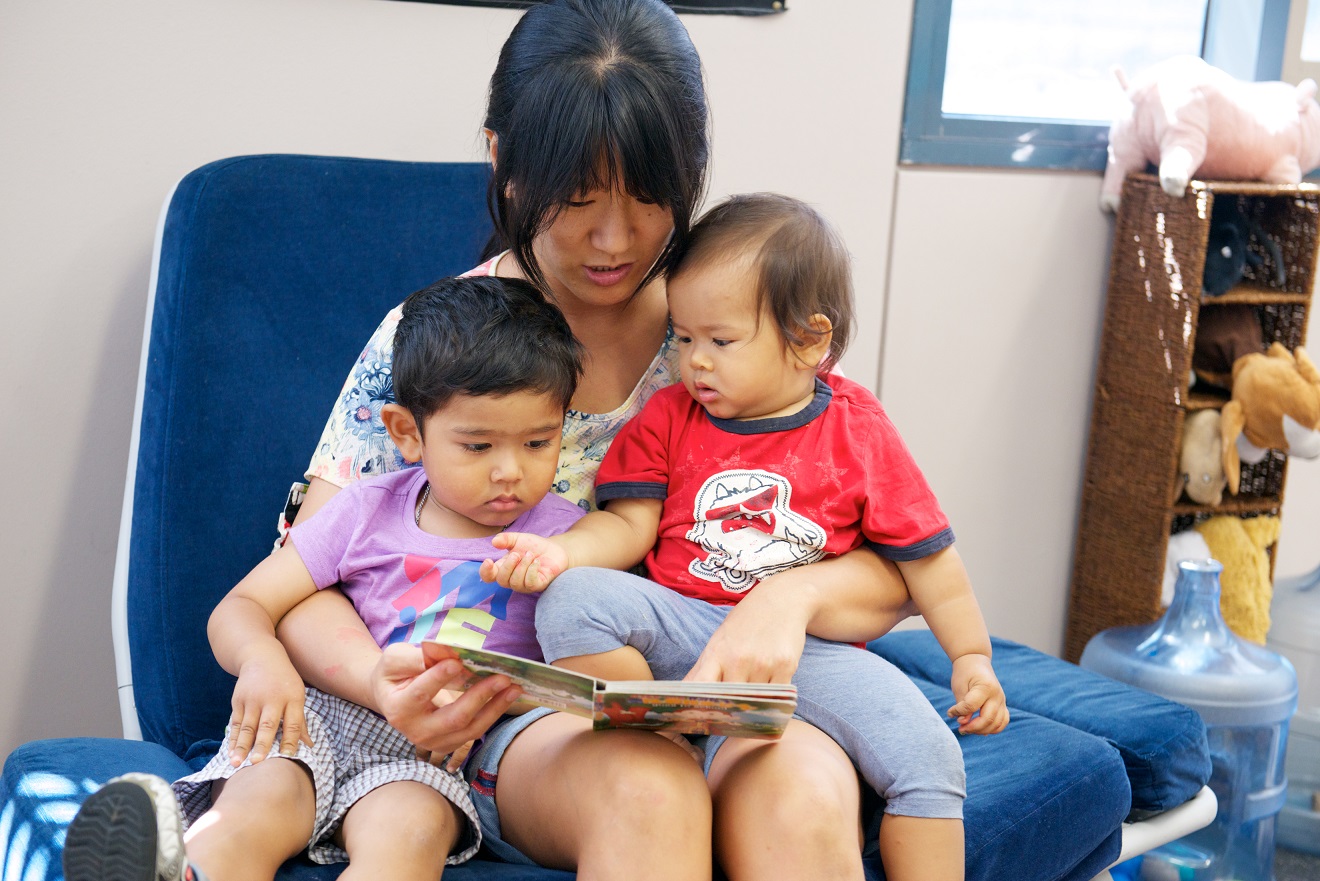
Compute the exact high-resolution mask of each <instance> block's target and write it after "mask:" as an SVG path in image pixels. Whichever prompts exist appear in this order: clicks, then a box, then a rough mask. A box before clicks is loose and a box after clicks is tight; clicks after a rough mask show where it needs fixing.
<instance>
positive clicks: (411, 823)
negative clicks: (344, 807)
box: [336, 780, 468, 881]
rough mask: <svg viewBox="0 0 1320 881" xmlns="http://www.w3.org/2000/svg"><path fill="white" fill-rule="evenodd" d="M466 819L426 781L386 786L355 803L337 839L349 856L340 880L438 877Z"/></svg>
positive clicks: (408, 781)
mask: <svg viewBox="0 0 1320 881" xmlns="http://www.w3.org/2000/svg"><path fill="white" fill-rule="evenodd" d="M467 824H468V819H467V817H466V816H464V814H463V813H462V812H461V811H459V809H458V808H457V807H455V806H454V804H453V803H452V802H450V801H449V800H448V799H447V798H445V797H444V796H443V795H441V794H440V793H439V792H437V791H436V790H435V789H433V788H431V787H430V786H427V785H426V784H424V783H419V782H416V781H412V780H402V781H396V782H393V783H386V784H384V785H383V786H380V787H378V788H376V789H373V790H371V791H370V792H368V793H367V794H366V795H364V796H362V798H360V799H358V800H357V801H356V802H355V803H354V804H353V805H352V807H350V808H349V809H348V811H347V813H346V814H345V815H344V821H343V824H342V825H341V826H340V829H339V832H338V833H337V835H336V840H337V842H338V843H339V845H340V846H341V847H343V849H344V850H345V852H347V854H348V868H347V869H345V870H344V872H343V874H342V875H340V876H339V877H340V878H343V879H345V881H347V879H352V878H427V879H436V878H439V877H440V875H441V873H442V872H443V871H444V868H445V863H446V860H447V858H448V856H449V854H450V852H451V851H452V850H453V849H454V846H455V845H456V844H457V843H458V841H459V840H460V837H461V836H462V835H463V833H464V832H465V830H466V827H467Z"/></svg>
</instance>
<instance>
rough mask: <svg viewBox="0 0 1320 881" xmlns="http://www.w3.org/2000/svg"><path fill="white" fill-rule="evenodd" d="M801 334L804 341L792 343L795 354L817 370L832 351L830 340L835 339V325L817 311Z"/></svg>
mask: <svg viewBox="0 0 1320 881" xmlns="http://www.w3.org/2000/svg"><path fill="white" fill-rule="evenodd" d="M801 335H802V342H800V343H792V344H791V346H792V349H793V354H794V355H796V356H797V358H798V360H799V361H801V362H802V363H803V364H805V365H806V366H808V367H810V368H811V369H812V370H815V369H816V368H818V367H819V366H820V363H821V362H822V361H824V360H825V356H826V355H828V354H829V353H830V342H831V341H832V340H833V339H834V325H833V323H831V322H830V320H829V319H828V318H826V317H825V316H824V315H822V314H821V313H820V312H817V313H816V314H815V315H812V316H811V317H810V318H808V319H807V326H806V327H805V328H804V329H803V330H802V333H801Z"/></svg>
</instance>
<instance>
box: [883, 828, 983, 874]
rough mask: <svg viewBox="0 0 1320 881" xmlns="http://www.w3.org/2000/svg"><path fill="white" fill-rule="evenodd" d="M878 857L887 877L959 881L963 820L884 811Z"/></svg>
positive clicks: (961, 862) (961, 866) (962, 859)
mask: <svg viewBox="0 0 1320 881" xmlns="http://www.w3.org/2000/svg"><path fill="white" fill-rule="evenodd" d="M880 859H881V861H882V862H883V863H884V866H885V878H887V879H889V881H962V879H963V872H964V868H963V863H964V860H965V854H964V848H963V824H962V820H952V819H940V818H936V817H904V816H900V815H899V814H885V816H884V819H883V820H881V821H880Z"/></svg>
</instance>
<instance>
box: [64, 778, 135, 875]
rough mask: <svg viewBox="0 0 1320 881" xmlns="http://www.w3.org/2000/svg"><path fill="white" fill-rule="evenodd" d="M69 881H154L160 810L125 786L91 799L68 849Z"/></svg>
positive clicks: (72, 829) (73, 827) (115, 786)
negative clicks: (158, 812) (158, 814)
mask: <svg viewBox="0 0 1320 881" xmlns="http://www.w3.org/2000/svg"><path fill="white" fill-rule="evenodd" d="M64 878H65V881H156V809H155V808H154V807H153V806H152V804H151V799H150V798H149V797H148V796H147V793H146V791H145V790H144V789H143V788H142V787H140V786H138V785H136V784H134V783H127V782H123V781H119V782H115V783H109V784H107V785H105V786H103V787H101V788H100V789H98V790H97V791H96V792H94V793H92V794H91V796H89V797H88V799H87V801H86V802H85V803H84V804H83V806H82V808H81V809H80V810H79V811H78V814H77V816H75V817H74V818H73V822H72V823H71V824H70V825H69V832H68V835H67V837H66V838H65V843H64Z"/></svg>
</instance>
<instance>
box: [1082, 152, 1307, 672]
mask: <svg viewBox="0 0 1320 881" xmlns="http://www.w3.org/2000/svg"><path fill="white" fill-rule="evenodd" d="M1224 198H1232V199H1237V200H1238V207H1239V209H1240V210H1241V211H1242V213H1243V214H1244V215H1246V216H1247V217H1250V218H1252V219H1253V220H1255V221H1256V222H1258V223H1259V224H1260V225H1261V226H1262V227H1263V228H1264V229H1265V231H1266V233H1267V234H1268V235H1269V236H1270V237H1271V238H1272V239H1273V240H1274V241H1275V242H1276V243H1277V244H1278V245H1279V250H1280V253H1281V255H1282V262H1283V264H1284V267H1283V268H1284V272H1283V281H1282V283H1280V282H1279V280H1278V272H1277V267H1275V266H1274V265H1273V263H1274V261H1273V257H1272V256H1271V255H1270V254H1269V253H1268V251H1267V250H1266V249H1263V248H1261V249H1257V248H1256V247H1255V245H1254V243H1253V245H1252V249H1253V252H1254V253H1256V254H1257V255H1258V256H1260V257H1261V258H1262V259H1261V263H1260V265H1258V266H1255V267H1251V266H1248V269H1247V273H1246V277H1245V278H1244V279H1243V281H1242V283H1241V284H1240V285H1238V286H1237V287H1235V288H1233V289H1232V290H1230V291H1229V292H1227V293H1226V294H1223V295H1222V296H1219V297H1202V295H1201V273H1202V270H1203V269H1204V267H1205V252H1206V243H1207V239H1208V237H1209V233H1210V210H1211V206H1212V205H1213V204H1214V200H1215V199H1224ZM1318 239H1320V187H1317V186H1315V185H1312V184H1300V185H1296V186H1280V185H1272V184H1261V183H1245V182H1238V181H1233V182H1229V181H1222V182H1221V181H1193V182H1192V183H1191V185H1190V186H1189V188H1188V192H1187V195H1186V196H1185V197H1183V198H1181V199H1178V198H1173V197H1171V196H1169V195H1168V194H1166V193H1165V192H1164V191H1163V190H1162V189H1161V188H1160V185H1159V181H1158V180H1157V179H1156V178H1154V177H1152V176H1150V175H1132V176H1130V177H1129V178H1128V179H1127V181H1126V182H1125V183H1124V186H1123V200H1122V204H1121V205H1120V207H1119V213H1118V217H1117V219H1116V222H1115V227H1114V246H1113V252H1112V255H1111V257H1110V265H1109V290H1108V295H1107V302H1106V307H1105V322H1104V331H1103V337H1102V340H1101V344H1100V359H1099V363H1098V365H1097V369H1096V384H1095V391H1094V397H1093V401H1092V407H1091V433H1090V443H1089V449H1088V452H1087V461H1086V477H1085V482H1084V485H1083V487H1082V508H1081V515H1080V517H1079V521H1078V533H1077V542H1076V546H1075V550H1074V556H1073V579H1072V592H1071V596H1070V600H1069V608H1068V628H1067V635H1066V640H1065V646H1064V651H1065V656H1066V657H1067V658H1068V659H1069V660H1071V661H1076V660H1077V659H1078V658H1079V657H1080V656H1081V653H1082V649H1083V648H1085V647H1086V643H1087V641H1088V640H1089V639H1090V638H1091V637H1092V636H1094V635H1095V634H1096V633H1098V632H1100V631H1101V630H1105V629H1107V628H1109V627H1117V626H1123V625H1130V624H1145V623H1148V622H1151V621H1154V620H1155V619H1156V618H1158V617H1159V616H1160V614H1161V611H1162V610H1161V607H1160V592H1161V587H1162V580H1163V573H1164V555H1165V551H1166V549H1167V547H1168V541H1169V535H1170V534H1171V533H1172V532H1176V531H1180V530H1182V529H1187V528H1189V527H1190V526H1192V525H1193V524H1195V523H1197V522H1200V521H1201V520H1205V519H1207V518H1209V517H1212V516H1215V515H1217V514H1232V515H1236V516H1241V517H1254V516H1259V515H1261V514H1274V515H1277V514H1278V513H1279V510H1280V507H1281V506H1282V504H1283V496H1284V483H1285V479H1286V477H1287V457H1286V456H1284V455H1283V454H1282V453H1278V452H1271V453H1270V454H1269V455H1267V456H1266V458H1265V459H1264V461H1262V462H1260V463H1259V464H1256V465H1246V464H1245V463H1244V465H1243V468H1242V482H1241V487H1240V490H1239V493H1238V495H1236V496H1228V495H1226V496H1225V498H1224V501H1223V502H1222V503H1221V504H1220V505H1217V506H1208V505H1199V504H1196V503H1194V502H1191V501H1190V500H1188V499H1187V497H1186V496H1185V495H1181V487H1182V483H1181V476H1180V474H1179V471H1178V449H1179V442H1180V439H1181V436H1182V425H1183V419H1184V417H1185V416H1186V414H1187V413H1188V412H1190V411H1192V410H1198V409H1207V408H1219V407H1222V406H1223V404H1224V403H1225V402H1226V401H1227V400H1228V395H1227V393H1226V392H1219V391H1217V390H1215V389H1213V388H1208V389H1207V388H1202V387H1201V386H1199V385H1198V387H1197V389H1196V391H1195V392H1192V393H1190V394H1189V391H1188V377H1189V373H1190V369H1191V360H1192V351H1193V348H1194V345H1195V341H1196V327H1197V320H1198V318H1199V315H1200V311H1201V310H1202V309H1214V308H1216V307H1219V306H1226V305H1232V304H1238V305H1242V304H1245V305H1248V306H1251V307H1253V308H1254V309H1255V312H1256V315H1257V317H1258V318H1259V319H1260V323H1261V327H1262V330H1263V332H1264V338H1265V342H1266V344H1267V345H1268V344H1269V343H1271V342H1274V341H1278V342H1281V343H1283V344H1284V345H1285V346H1287V347H1288V348H1289V349H1295V348H1296V347H1297V346H1298V345H1301V344H1302V343H1303V341H1304V339H1305V336H1306V324H1307V318H1308V313H1309V308H1310V302H1311V291H1312V288H1313V287H1314V284H1315V273H1316V247H1317V241H1318ZM1272 551H1273V549H1271V553H1272Z"/></svg>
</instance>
